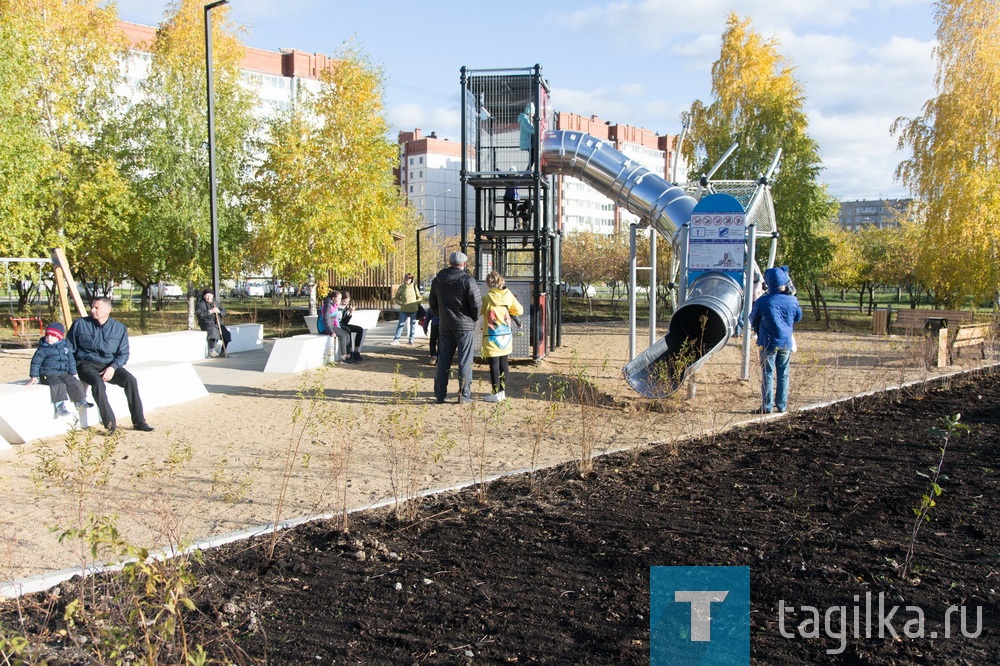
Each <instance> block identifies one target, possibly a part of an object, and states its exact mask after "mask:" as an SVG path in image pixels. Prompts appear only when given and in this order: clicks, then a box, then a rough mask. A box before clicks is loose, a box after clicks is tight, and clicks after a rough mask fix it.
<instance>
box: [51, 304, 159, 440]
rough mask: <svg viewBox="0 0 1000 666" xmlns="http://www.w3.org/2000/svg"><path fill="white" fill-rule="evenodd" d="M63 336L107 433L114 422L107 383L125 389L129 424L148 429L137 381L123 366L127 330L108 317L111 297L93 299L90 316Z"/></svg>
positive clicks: (76, 322) (111, 432)
mask: <svg viewBox="0 0 1000 666" xmlns="http://www.w3.org/2000/svg"><path fill="white" fill-rule="evenodd" d="M66 339H67V340H68V341H69V343H70V344H71V345H72V346H73V349H74V351H75V355H76V369H77V372H78V373H79V374H80V380H81V381H82V382H83V383H84V384H88V385H89V386H90V393H91V395H93V396H94V402H96V403H97V408H98V410H100V412H101V422H102V423H104V427H105V429H107V431H108V434H114V432H115V430H116V429H117V421H116V419H115V412H114V410H112V409H111V404H110V403H109V402H108V387H107V385H106V383H107V384H114V385H115V386H121V387H122V388H123V389H125V398H126V399H127V400H128V410H129V413H130V414H131V416H132V427H133V428H134V429H135V430H140V431H142V432H151V431H152V430H153V426H151V425H149V424H148V423H146V418H145V416H144V415H143V412H142V398H140V397H139V384H138V382H137V381H136V379H135V377H133V376H132V374H131V373H130V372H129V371H128V370H126V369H125V364H126V363H128V354H129V349H128V329H127V328H126V327H125V324H123V323H121V322H120V321H118V320H116V319H112V318H111V300H110V299H107V298H97V299H94V302H93V304H92V305H91V306H90V316H89V317H83V318H82V319H77V320H76V321H74V322H73V325H72V326H71V327H70V329H69V333H67V334H66Z"/></svg>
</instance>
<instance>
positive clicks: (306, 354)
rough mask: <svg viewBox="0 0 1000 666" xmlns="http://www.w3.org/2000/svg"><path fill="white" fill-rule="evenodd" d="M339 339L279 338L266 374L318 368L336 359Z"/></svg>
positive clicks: (272, 349)
mask: <svg viewBox="0 0 1000 666" xmlns="http://www.w3.org/2000/svg"><path fill="white" fill-rule="evenodd" d="M336 352H337V337H336V336H333V335H308V334H306V335H293V336H292V337H290V338H278V339H277V340H275V341H274V346H273V347H271V353H270V355H268V357H267V365H265V366H264V372H302V371H303V370H310V369H312V368H318V367H320V366H321V365H323V364H324V363H329V362H330V361H332V360H333V359H334V358H335V357H336Z"/></svg>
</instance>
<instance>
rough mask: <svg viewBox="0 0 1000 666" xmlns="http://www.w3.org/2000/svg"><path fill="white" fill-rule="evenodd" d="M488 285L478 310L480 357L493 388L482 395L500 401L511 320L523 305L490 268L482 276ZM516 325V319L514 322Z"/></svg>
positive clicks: (511, 347) (509, 348) (503, 396)
mask: <svg viewBox="0 0 1000 666" xmlns="http://www.w3.org/2000/svg"><path fill="white" fill-rule="evenodd" d="M486 286H487V287H489V288H490V290H489V291H488V292H486V297H485V298H483V305H482V309H481V310H480V313H481V314H482V315H483V351H482V353H483V358H485V359H487V360H488V361H489V363H490V383H491V384H492V385H493V392H492V393H490V394H489V395H488V396H486V397H485V398H483V400H485V401H486V402H503V401H504V400H506V399H507V393H506V387H507V374H508V372H509V364H508V360H507V359H508V357H509V356H510V353H511V352H512V351H513V350H514V332H513V329H512V328H511V324H512V323H514V322H517V317H518V315H521V314H523V313H524V308H523V307H521V304H520V303H518V301H517V298H515V296H514V294H512V293H510V290H509V289H507V288H506V286H505V283H504V279H503V276H502V275H500V274H499V273H497V272H496V271H492V272H491V273H490V274H489V275H487V276H486ZM517 325H518V327H520V322H517Z"/></svg>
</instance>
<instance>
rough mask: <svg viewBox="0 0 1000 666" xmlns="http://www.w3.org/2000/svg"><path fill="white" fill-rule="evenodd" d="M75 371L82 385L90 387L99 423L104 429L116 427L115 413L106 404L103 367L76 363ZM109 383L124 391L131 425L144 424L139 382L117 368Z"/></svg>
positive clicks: (125, 371) (106, 394)
mask: <svg viewBox="0 0 1000 666" xmlns="http://www.w3.org/2000/svg"><path fill="white" fill-rule="evenodd" d="M76 369H77V372H78V373H79V375H80V379H81V380H82V381H83V383H84V384H87V385H89V386H90V393H91V395H93V396H94V402H96V403H97V409H98V410H100V412H101V423H103V424H104V427H105V428H111V427H113V426H116V425H117V421H116V420H115V412H114V410H112V409H111V404H110V403H109V402H108V387H107V384H105V382H104V378H103V377H101V371H102V370H104V366H102V365H101V364H99V363H94V362H93V361H77V364H76ZM110 383H111V384H114V385H115V386H120V387H122V388H123V389H125V399H126V400H128V411H129V414H131V416H132V425H134V426H135V425H139V424H141V423H145V422H146V417H145V416H144V415H143V413H142V398H140V397H139V382H137V381H136V379H135V377H133V376H132V374H131V373H129V371H128V370H126V369H125V368H118V369H117V370H115V374H114V376H113V377H112V378H111V381H110Z"/></svg>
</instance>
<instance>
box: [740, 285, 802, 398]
mask: <svg viewBox="0 0 1000 666" xmlns="http://www.w3.org/2000/svg"><path fill="white" fill-rule="evenodd" d="M764 284H765V285H767V293H766V294H764V295H763V296H761V297H760V298H758V299H757V300H756V301H754V304H753V309H752V310H751V311H750V328H751V329H753V331H754V332H755V333H756V334H757V344H758V346H760V370H761V393H762V400H761V405H760V407H758V408H757V409H756V410H754V413H755V414H770V413H771V412H772V411H775V410H777V411H779V412H784V411H785V410H786V409H787V408H788V361H789V359H790V358H791V355H792V333H793V330H794V327H795V323H796V322H798V321H799V320H800V319H802V308H800V307H799V301H798V299H797V298H795V296H792V294H791V293H789V292H790V284H791V279H790V278H789V277H788V267H787V266H775V267H774V268H768V269H767V270H766V271H764ZM775 380H777V381H775Z"/></svg>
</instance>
